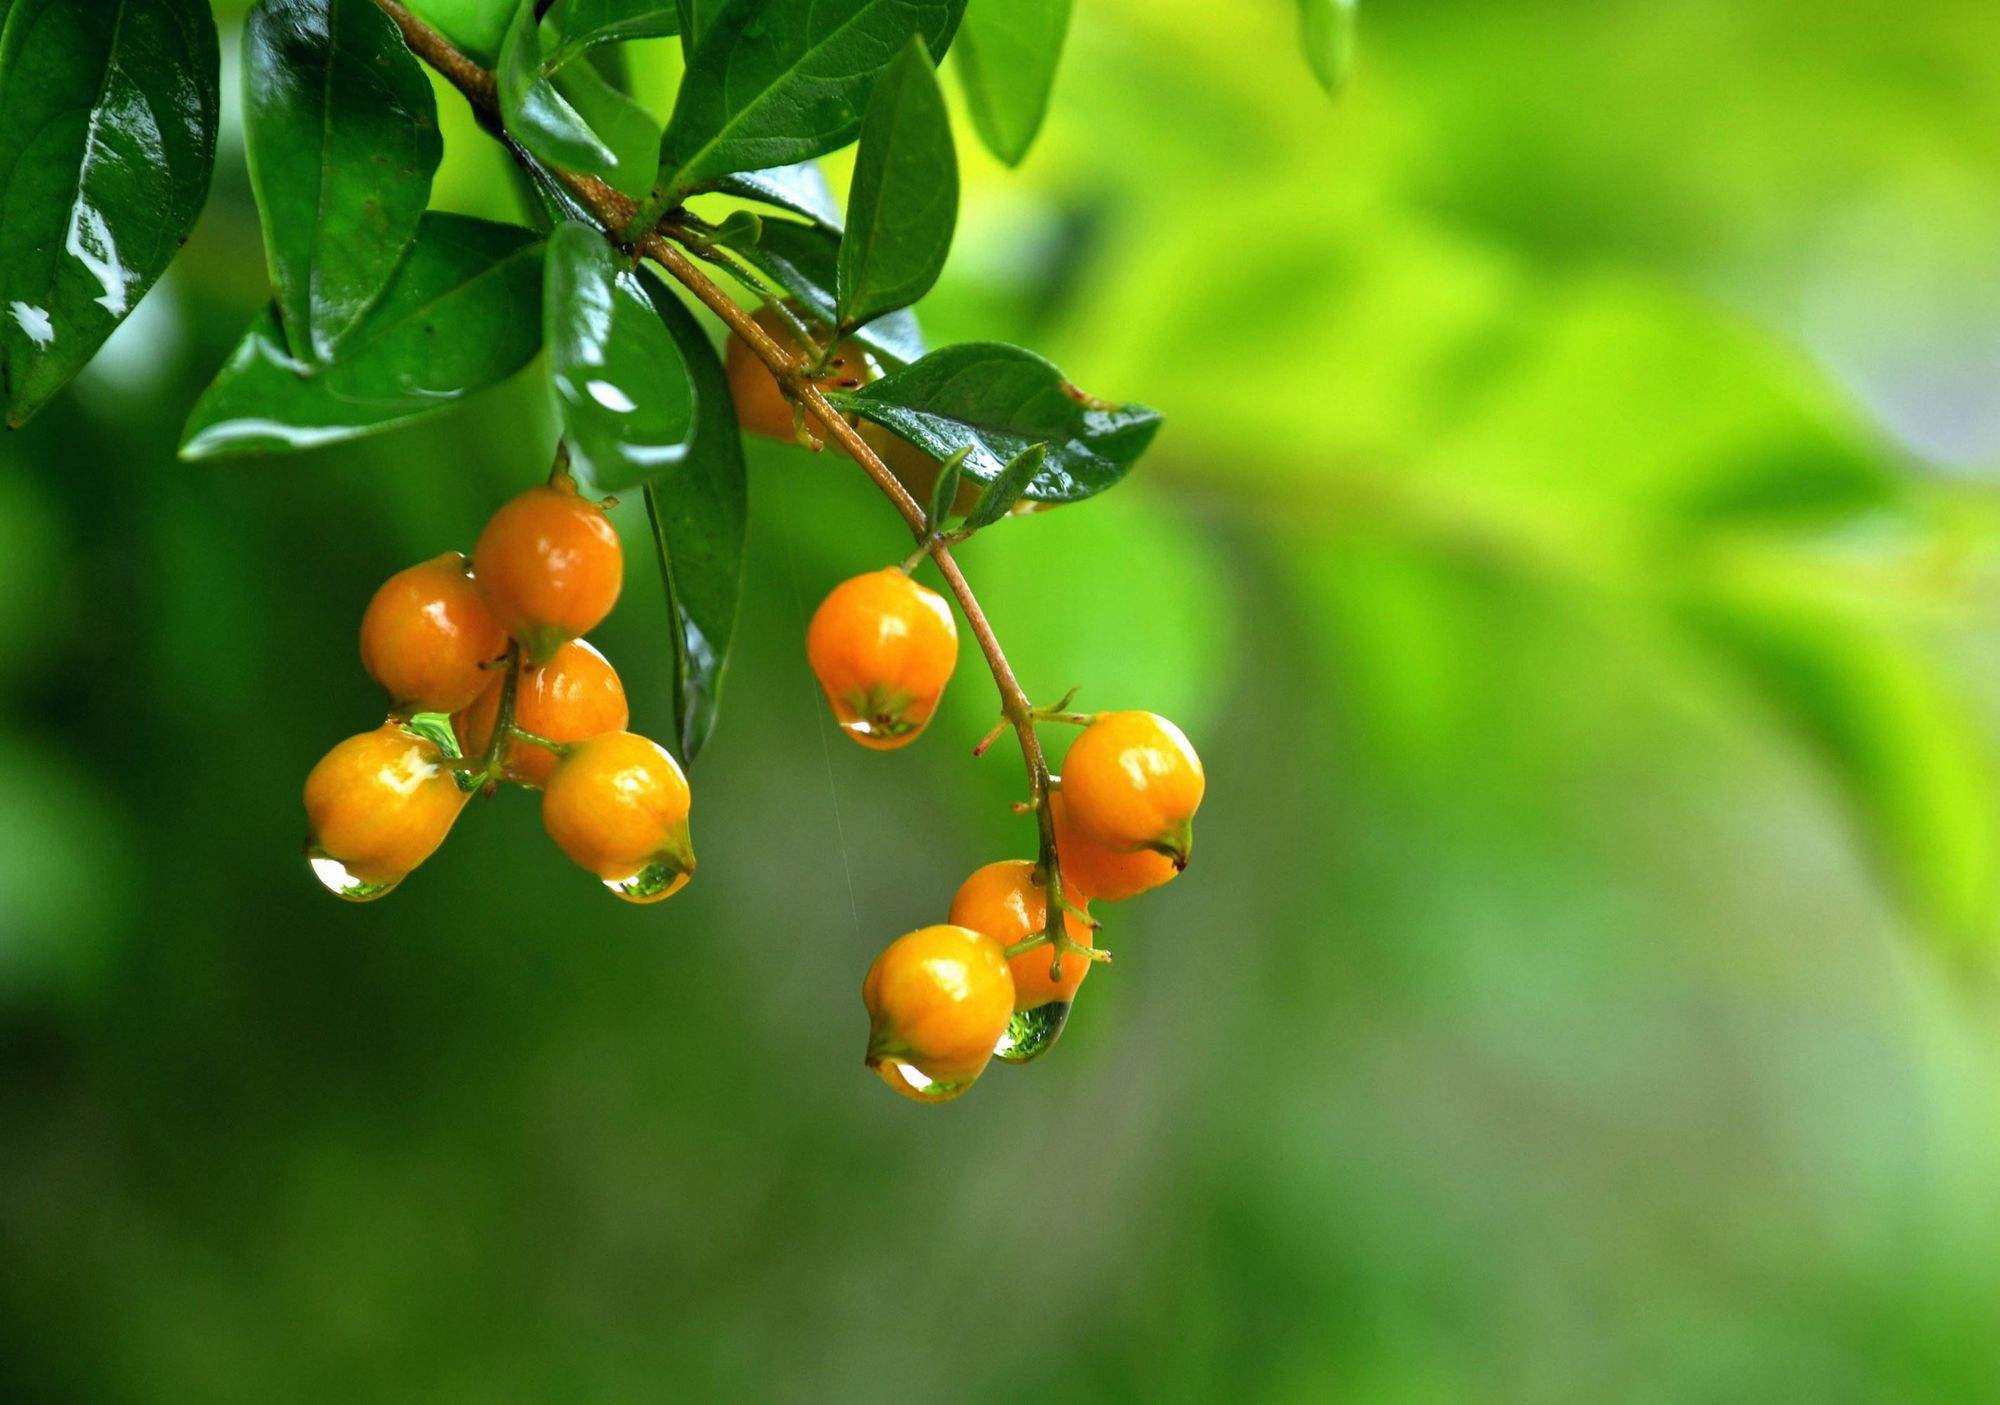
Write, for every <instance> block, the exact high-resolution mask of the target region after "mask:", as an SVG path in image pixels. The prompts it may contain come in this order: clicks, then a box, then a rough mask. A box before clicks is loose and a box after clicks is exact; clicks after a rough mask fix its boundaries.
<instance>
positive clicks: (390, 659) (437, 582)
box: [361, 551, 507, 716]
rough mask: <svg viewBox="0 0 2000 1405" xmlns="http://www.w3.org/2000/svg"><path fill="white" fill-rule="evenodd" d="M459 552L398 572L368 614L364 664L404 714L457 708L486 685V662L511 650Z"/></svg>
mask: <svg viewBox="0 0 2000 1405" xmlns="http://www.w3.org/2000/svg"><path fill="white" fill-rule="evenodd" d="M471 567H472V563H471V562H470V561H468V560H467V559H466V558H465V557H464V556H463V555H462V554H460V553H459V552H456V551H447V552H445V553H444V554H443V555H442V556H434V557H432V558H431V559H430V560H428V561H424V562H420V563H419V564H417V565H415V566H411V567H409V568H408V569H407V570H402V571H398V572H396V574H395V575H393V576H391V577H389V579H388V580H386V581H384V582H382V586H381V588H380V589H379V590H377V591H376V592H375V595H374V598H373V599H371V600H370V601H369V602H368V609H367V610H366V611H365V612H364V613H363V614H362V616H361V666H362V667H363V668H365V669H367V670H368V676H369V677H370V678H373V679H374V680H375V681H376V682H377V683H380V684H381V685H382V688H383V691H385V692H386V693H388V695H389V703H390V706H391V707H392V708H393V709H394V710H395V711H396V713H397V714H398V715H402V716H407V715H408V714H410V713H413V712H456V711H458V709H460V708H461V707H464V706H465V705H466V704H467V703H469V702H471V701H472V700H473V699H474V698H476V697H478V696H479V692H480V689H482V688H484V687H485V686H486V682H487V670H486V668H485V665H486V664H487V663H488V662H490V661H491V660H493V659H496V658H499V657H500V656H501V655H503V654H505V653H506V652H507V634H506V631H504V630H502V629H501V628H500V626H499V625H497V624H495V623H494V622H493V616H492V615H491V614H490V613H488V611H487V609H486V602H485V600H484V599H482V598H481V597H480V594H479V588H478V587H477V586H475V585H474V584H473V581H472V574H471Z"/></svg>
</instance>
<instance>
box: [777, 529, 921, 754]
mask: <svg viewBox="0 0 2000 1405" xmlns="http://www.w3.org/2000/svg"><path fill="white" fill-rule="evenodd" d="M806 657H807V658H808V659H809V660H810V661H811V663H812V670H813V674H814V676H815V677H817V678H818V679H819V685H820V687H821V688H823V689H824V690H825V691H826V698H827V702H828V703H830V704H831V705H832V707H833V715H834V717H835V718H836V719H837V720H838V721H839V723H840V726H841V729H842V730H843V731H845V732H846V733H847V735H848V736H850V737H852V738H854V740H855V741H857V742H859V743H861V745H863V746H865V747H869V748H871V749H873V750H876V751H889V750H893V749H894V748H896V747H899V746H907V745H909V744H910V743H911V742H913V741H915V740H916V739H917V735H918V734H919V733H920V732H922V731H923V729H924V727H925V725H926V724H928V723H929V722H930V720H931V714H932V713H933V712H935V711H936V710H937V705H938V699H939V698H940V697H942V696H943V694H944V686H945V684H946V683H948V682H950V681H951V674H952V669H953V668H955V667H956V666H957V664H958V622H957V621H956V620H955V619H953V618H952V613H951V606H950V605H948V604H946V603H945V600H944V597H943V596H941V595H939V594H938V593H937V592H936V591H933V590H926V589H925V588H924V587H923V586H921V585H918V584H917V583H916V582H915V581H913V580H911V579H910V578H909V577H908V576H906V575H904V574H903V573H902V572H901V571H898V570H896V569H895V568H893V567H889V568H886V569H884V570H880V571H870V572H869V573H868V574H866V575H861V576H855V577H853V578H852V579H850V580H846V581H842V582H841V583H840V584H839V585H837V586H835V587H834V588H833V590H832V592H831V593H830V594H829V595H828V596H827V597H826V599H825V600H823V601H821V602H820V607H819V609H818V610H816V611H814V612H813V617H812V623H811V625H810V626H809V627H808V628H807V630H806Z"/></svg>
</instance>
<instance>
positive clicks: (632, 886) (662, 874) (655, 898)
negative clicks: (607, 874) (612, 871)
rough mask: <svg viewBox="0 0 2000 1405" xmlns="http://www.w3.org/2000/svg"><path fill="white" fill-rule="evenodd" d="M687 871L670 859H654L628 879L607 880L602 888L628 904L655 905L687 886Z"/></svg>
mask: <svg viewBox="0 0 2000 1405" xmlns="http://www.w3.org/2000/svg"><path fill="white" fill-rule="evenodd" d="M689 876H690V875H689V873H688V870H687V869H686V868H685V867H684V866H682V865H681V864H680V863H678V862H676V861H674V860H672V859H655V860H654V861H653V862H652V863H649V864H647V865H646V866H645V867H644V868H642V869H640V870H639V871H638V872H637V873H635V874H633V875H632V876H631V877H630V878H607V879H605V880H604V886H605V887H607V888H609V889H610V890H611V891H612V892H614V893H616V894H617V895H618V896H619V897H621V898H623V899H625V901H626V902H628V903H656V902H660V901H661V900H663V899H665V898H670V897H672V896H673V895H674V894H675V893H678V892H679V891H680V890H681V889H682V888H684V887H686V886H687V881H688V878H689Z"/></svg>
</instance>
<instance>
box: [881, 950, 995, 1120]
mask: <svg viewBox="0 0 2000 1405" xmlns="http://www.w3.org/2000/svg"><path fill="white" fill-rule="evenodd" d="M861 1003H862V1004H863V1005H865V1006H867V1008H868V1059H867V1062H868V1066H869V1067H870V1068H873V1069H875V1070H876V1071H877V1072H878V1073H880V1074H881V1076H882V1081H883V1082H885V1083H887V1084H888V1085H889V1086H890V1087H891V1088H894V1089H896V1091H897V1092H899V1093H903V1094H905V1095H906V1096H908V1097H912V1098H916V1099H918V1100H920V1101H925V1102H939V1101H943V1100H944V1099H946V1098H950V1097H956V1096H957V1095H958V1094H959V1093H962V1092H964V1091H965V1089H966V1088H967V1087H968V1086H969V1085H970V1084H971V1083H972V1081H973V1080H974V1079H976V1078H977V1077H979V1075H980V1073H981V1072H982V1071H983V1070H984V1069H985V1067H986V1064H987V1061H988V1060H989V1059H991V1058H992V1057H993V1046H994V1045H995V1044H997V1043H999V1041H1000V1036H1001V1035H1003V1034H1005V1033H1006V1032H1007V1021H1008V1020H1010V1019H1012V1018H1013V1014H1014V980H1013V977H1012V976H1011V975H1009V974H1008V971H1007V956H1006V953H1005V952H1003V951H1002V950H1001V949H1000V944H999V943H998V942H996V941H994V940H993V938H991V937H989V936H986V935H984V934H982V933H979V932H975V931H972V930H970V929H969V928H965V927H956V926H950V925H940V926H936V927H921V928H919V929H918V930H916V931H914V932H906V933H905V934H904V935H902V936H900V937H898V938H896V940H895V941H893V942H891V943H889V945H888V946H887V947H885V948H884V949H883V951H882V954H881V955H880V956H878V957H876V958H875V964H874V965H872V966H870V967H869V968H868V975H867V977H866V978H865V979H864V980H863V981H862V982H861Z"/></svg>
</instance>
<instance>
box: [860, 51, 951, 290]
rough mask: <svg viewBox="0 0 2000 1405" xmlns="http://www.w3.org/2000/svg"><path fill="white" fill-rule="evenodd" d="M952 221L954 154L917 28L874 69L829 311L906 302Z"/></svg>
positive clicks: (932, 274) (943, 244)
mask: <svg viewBox="0 0 2000 1405" xmlns="http://www.w3.org/2000/svg"><path fill="white" fill-rule="evenodd" d="M957 224H958V155H957V153H956V152H955V151H954V150H953V149H952V144H951V119H950V117H949V116H948V115H947V114H946V112H945V106H944V92H943V90H942V89H940V88H939V87H938V81H937V69H936V67H935V66H934V65H933V64H932V63H931V56H930V53H929V52H928V51H927V50H926V49H925V48H924V41H923V39H922V37H921V36H918V37H915V38H912V39H911V40H910V42H909V44H908V45H907V46H906V47H905V48H904V50H903V52H902V53H900V54H898V55H897V56H896V57H895V59H894V60H893V61H891V63H890V64H889V66H888V67H887V68H885V69H883V70H882V76H881V78H880V79H879V80H878V81H877V82H876V84H875V91H874V92H873V93H872V94H871V95H870V96H869V99H868V111H867V113H866V115H865V116H864V117H863V119H862V123H861V149H860V152H859V154H858V155H857V156H856V158H855V164H854V184H853V185H852V187H850V189H849V192H848V199H847V232H846V233H845V234H844V235H842V236H841V240H840V261H839V265H838V268H837V276H836V292H835V298H834V320H835V322H836V323H837V324H838V325H839V326H840V327H841V328H843V329H848V328H853V327H858V326H861V325H863V324H865V323H868V322H872V321H874V320H875V319H876V318H877V317H880V316H882V315H883V314H884V313H889V312H895V311H897V310H898V309H901V308H905V307H908V306H909V305H910V304H912V303H914V302H915V301H916V300H917V299H918V298H921V297H922V296H923V295H924V294H925V293H927V292H929V291H930V290H931V285H932V284H933V283H935V282H937V277H938V274H939V273H940V272H942V271H943V269H944V261H945V256H946V255H947V254H948V253H950V251H951V236H952V231H953V230H954V229H955V228H956V227H957Z"/></svg>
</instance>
